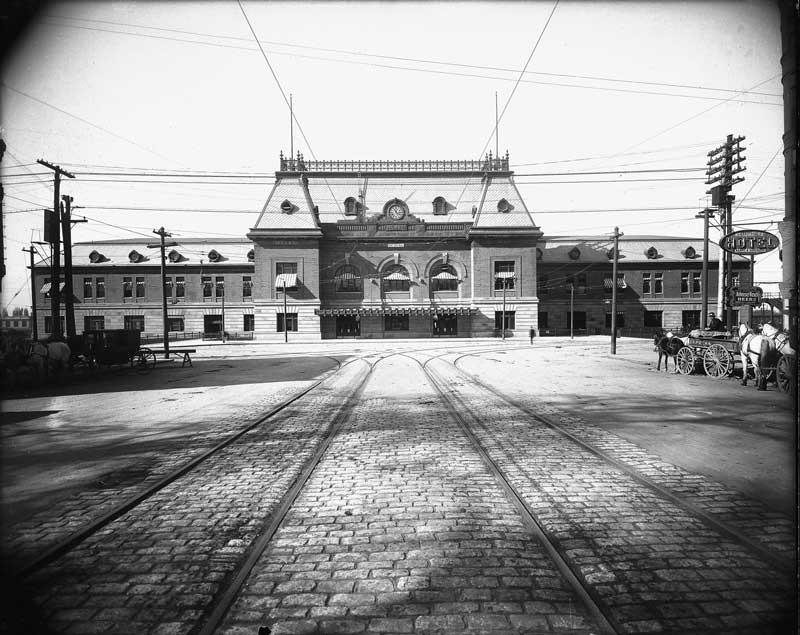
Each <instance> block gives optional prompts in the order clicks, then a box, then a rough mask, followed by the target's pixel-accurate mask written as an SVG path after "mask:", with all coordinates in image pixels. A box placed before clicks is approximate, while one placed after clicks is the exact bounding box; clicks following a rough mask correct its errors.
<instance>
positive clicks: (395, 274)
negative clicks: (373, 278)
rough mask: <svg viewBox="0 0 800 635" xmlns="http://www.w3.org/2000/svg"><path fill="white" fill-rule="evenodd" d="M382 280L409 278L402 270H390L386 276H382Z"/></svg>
mask: <svg viewBox="0 0 800 635" xmlns="http://www.w3.org/2000/svg"><path fill="white" fill-rule="evenodd" d="M383 279H384V280H410V278H409V277H408V275H407V274H405V273H403V272H402V271H392V273H390V274H389V275H388V276H384V278H383Z"/></svg>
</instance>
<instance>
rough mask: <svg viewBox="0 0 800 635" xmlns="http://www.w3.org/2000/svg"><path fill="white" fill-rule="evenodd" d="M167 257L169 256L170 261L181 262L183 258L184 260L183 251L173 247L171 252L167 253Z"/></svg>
mask: <svg viewBox="0 0 800 635" xmlns="http://www.w3.org/2000/svg"><path fill="white" fill-rule="evenodd" d="M167 258H169V261H170V262H180V261H181V260H183V256H181V252H179V251H176V250H175V249H173V250H172V251H170V252H169V254H167Z"/></svg>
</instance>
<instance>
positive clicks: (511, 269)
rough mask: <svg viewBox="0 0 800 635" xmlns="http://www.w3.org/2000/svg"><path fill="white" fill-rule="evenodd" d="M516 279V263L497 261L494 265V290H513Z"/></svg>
mask: <svg viewBox="0 0 800 635" xmlns="http://www.w3.org/2000/svg"><path fill="white" fill-rule="evenodd" d="M515 279H516V263H515V262H514V261H513V260H498V261H496V262H495V263H494V288H495V290H501V289H513V288H514V281H515Z"/></svg>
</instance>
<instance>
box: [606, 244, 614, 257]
mask: <svg viewBox="0 0 800 635" xmlns="http://www.w3.org/2000/svg"><path fill="white" fill-rule="evenodd" d="M606 258H608V259H609V260H614V248H613V247H612V248H611V249H608V250H606Z"/></svg>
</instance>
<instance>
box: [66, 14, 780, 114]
mask: <svg viewBox="0 0 800 635" xmlns="http://www.w3.org/2000/svg"><path fill="white" fill-rule="evenodd" d="M52 17H55V18H58V19H70V20H80V21H84V22H98V23H103V24H110V25H114V26H122V27H130V28H139V29H150V30H155V31H164V32H170V33H180V34H184V35H192V36H195V37H211V38H219V39H228V40H236V41H249V40H247V39H246V38H242V37H236V36H228V35H218V34H213V33H198V32H195V31H184V30H180V29H166V28H160V27H151V26H143V25H136V24H127V23H122V22H113V21H109V20H90V19H87V18H71V17H69V16H52ZM56 24H58V25H59V26H66V27H69V28H74V29H84V30H90V31H99V32H103V33H112V34H118V35H130V36H135V37H151V38H156V39H165V40H172V41H176V42H183V43H188V44H201V45H205V46H218V47H221V48H232V49H238V50H252V49H251V48H250V47H239V46H231V45H226V44H221V43H215V42H202V41H197V40H185V39H182V38H169V37H164V36H155V35H151V34H146V33H132V32H129V31H114V30H109V29H99V28H95V27H85V26H76V25H72V24H65V23H63V22H61V23H56ZM260 42H264V43H266V44H272V45H276V46H284V47H290V48H300V49H307V50H315V51H323V52H328V53H338V54H344V55H353V56H358V57H368V58H376V59H386V60H395V61H401V62H412V63H418V64H434V65H438V66H452V67H458V68H471V69H476V70H488V71H498V72H503V73H516V72H517V71H516V69H511V68H503V67H497V66H484V65H478V64H465V63H459V62H446V61H441V60H432V59H425V58H413V57H402V56H394V55H382V54H378V53H364V52H360V51H350V50H346V49H336V48H326V47H320V46H308V45H302V44H292V43H286V42H276V41H271V40H261V41H260ZM271 53H273V54H276V55H291V56H293V57H300V58H308V59H318V60H322V61H329V62H338V63H345V64H362V65H368V66H377V67H380V68H390V69H396V70H411V71H418V72H433V73H438V74H448V75H455V76H460V77H477V78H484V79H506V78H502V77H497V76H485V75H475V74H468V73H453V72H449V73H447V72H442V71H433V70H430V69H422V68H414V67H408V66H405V67H404V66H392V65H386V64H369V63H366V62H357V61H353V60H341V59H332V58H325V57H319V56H311V55H299V54H297V53H294V52H288V53H287V52H282V51H271ZM525 74H529V75H542V76H547V77H566V78H570V79H585V80H590V81H603V82H617V83H621V84H639V85H644V86H663V87H666V88H688V89H690V90H705V91H715V92H732V93H738V92H740V91H737V90H736V89H731V88H712V87H708V86H696V85H690V84H673V83H667V82H652V81H642V80H630V79H621V78H614V77H603V76H594V75H576V74H570V73H550V72H543V71H525ZM530 83H537V84H543V85H551V86H563V87H568V88H588V89H592V90H608V91H614V92H631V93H640V94H651V95H663V96H670V97H685V98H690V99H722V98H720V97H714V96H709V95H684V94H675V93H665V92H655V91H639V90H631V89H622V88H608V87H602V86H585V85H577V84H560V83H553V82H530ZM753 94H756V95H763V96H765V97H780V96H781V95H780V94H777V93H762V92H753ZM737 101H743V102H745V103H756V104H763V103H765V102H759V101H749V100H737ZM768 105H780V104H771V103H770V104H768Z"/></svg>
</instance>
